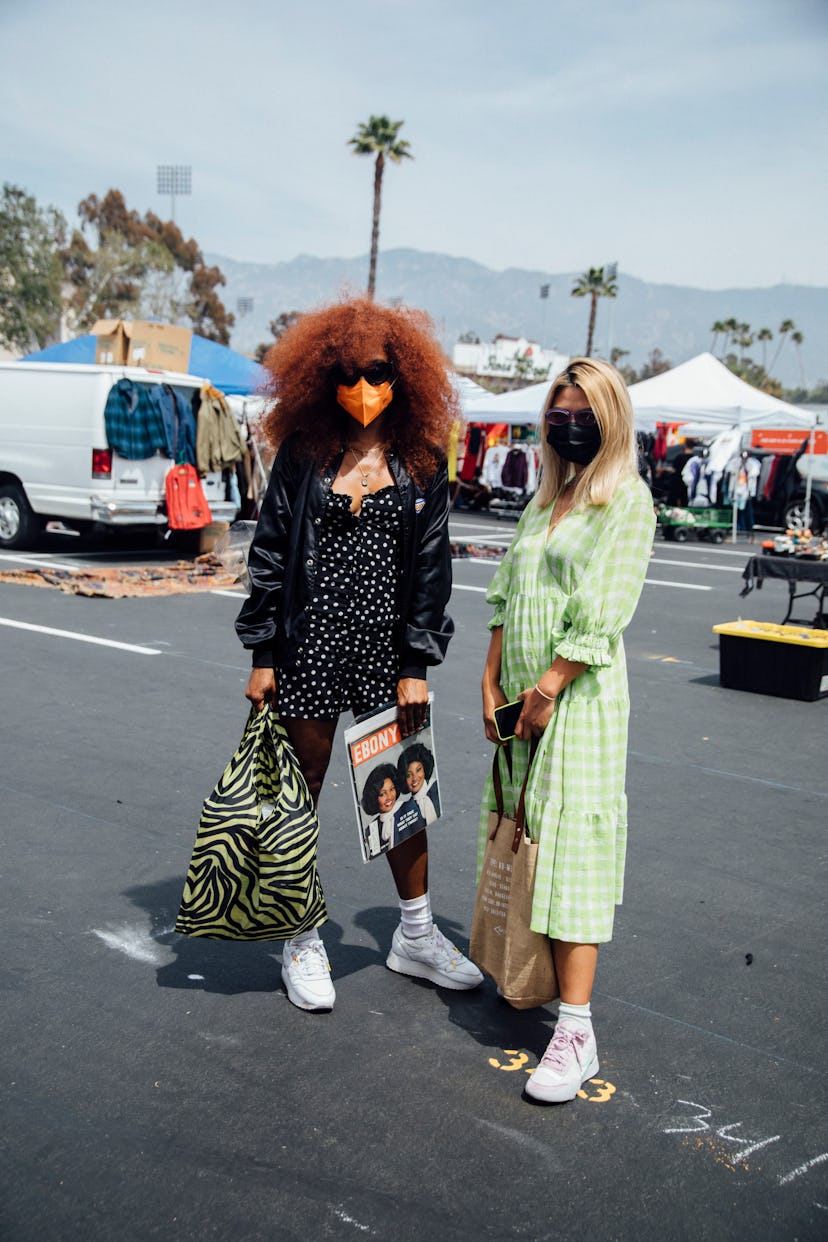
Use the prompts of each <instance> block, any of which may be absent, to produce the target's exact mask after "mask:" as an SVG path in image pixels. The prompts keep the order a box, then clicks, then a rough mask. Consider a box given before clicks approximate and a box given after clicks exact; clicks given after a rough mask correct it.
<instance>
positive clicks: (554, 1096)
mask: <svg viewBox="0 0 828 1242" xmlns="http://www.w3.org/2000/svg"><path fill="white" fill-rule="evenodd" d="M600 1068H601V1066H600V1065H599V1063H598V1058H597V1057H595V1058H594V1059H593V1060H592V1061H590V1063H589V1065H588V1066H587V1068H586V1069H585V1070H584V1075H583V1078H582V1079H581V1081H580V1083H579V1085H578V1086H577V1087H576V1088H575V1090H574V1091H572V1089H571V1088H570V1087H567V1086H564V1085H563V1084H561V1085H559V1086H557V1087H544V1085H543V1083H536V1084H535V1087H534V1089H533V1087H532V1084H533V1082H534V1079H535V1076H534V1074H533V1075H532V1077H531V1078H530V1079H529V1081H528V1082H527V1083H526V1086H525V1087H524V1091H525V1092H526V1094H527V1095H528V1096H529V1098H530V1099H532V1100H540V1102H541V1103H542V1104H566V1103H567V1102H568V1101H569V1100H574V1099H575V1096H576V1095H577V1094H578V1092H579V1091H580V1090H581V1087H583V1085H584V1083H585V1082H589V1080H590V1078H594V1077H595V1075H596V1074H597V1073H598V1071H599V1069H600Z"/></svg>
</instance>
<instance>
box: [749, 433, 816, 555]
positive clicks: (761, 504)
mask: <svg viewBox="0 0 828 1242" xmlns="http://www.w3.org/2000/svg"><path fill="white" fill-rule="evenodd" d="M750 451H751V456H753V457H756V458H758V459H759V461H761V460H762V458H763V457H768V456H770V454H769V453H767V452H765V451H764V450H763V449H751V450H750ZM780 461H782V462H785V464H786V465H787V467H788V469H787V471H786V476H788V477H786V478H785V479H783V480H780V481H779V482H777V483H776V484H775V486H774V489H773V493H772V494H771V496H770V498H769V499H768V500H764V499H763V498H762V497H761V496H757V497H756V498H755V499H754V502H753V520H754V522H755V523H756V525H757V526H779V527H781V528H782V529H783V530H787V529H789V528H793V529H795V530H801V529H802V528H803V527H805V526H810V528H811V530H812V531H814V532H815V533H817V534H819V533H821V532H822V531H823V530H824V529H825V527H826V526H828V482H826V481H825V480H824V479H819V478H815V477H814V478H812V479H811V496H810V505H809V517H808V521H807V522H806V520H805V479H804V478H803V476H802V475H801V474H800V473H799V471H798V470H797V468H796V457H795V456H793V457H790V458H787V459H786V458H780Z"/></svg>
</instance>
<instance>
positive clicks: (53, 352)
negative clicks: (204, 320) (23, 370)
mask: <svg viewBox="0 0 828 1242" xmlns="http://www.w3.org/2000/svg"><path fill="white" fill-rule="evenodd" d="M97 339H98V338H97V337H96V336H92V335H89V336H78V337H75V339H74V340H73V341H64V342H63V344H61V345H50V346H49V348H48V349H40V350H38V352H37V353H35V354H27V355H26V357H25V358H21V362H87V363H89V362H94V361H95V342H96V340H97ZM188 373H189V374H190V375H198V376H200V378H201V379H206V380H209V381H210V383H211V384H213V385H214V387H216V388H218V389H220V390H221V391H222V392H224V393H228V394H231V395H234V394H238V395H240V396H247V395H248V394H249V393H252V392H257V391H258V389H259V388H260V387H261V385H262V383H263V381H264V378H265V371H264V370H263V368H262V367H260V366H259V365H258V363H256V362H252V361H251V360H250V358H245V356H244V354H237V353H236V351H235V350H234V349H228V348H227V346H226V345H217V344H216V343H215V341H206V340H205V339H204V337H203V336H196V334H195V333H193V343H192V346H191V348H190V365H189V367H188Z"/></svg>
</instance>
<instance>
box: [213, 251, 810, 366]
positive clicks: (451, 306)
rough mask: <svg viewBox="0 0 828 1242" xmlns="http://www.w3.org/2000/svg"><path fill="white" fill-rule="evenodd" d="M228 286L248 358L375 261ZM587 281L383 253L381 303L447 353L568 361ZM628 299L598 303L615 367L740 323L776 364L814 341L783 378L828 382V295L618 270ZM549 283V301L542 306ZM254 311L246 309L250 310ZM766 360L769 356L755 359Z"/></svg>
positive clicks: (674, 356)
mask: <svg viewBox="0 0 828 1242" xmlns="http://www.w3.org/2000/svg"><path fill="white" fill-rule="evenodd" d="M206 258H207V261H208V262H209V263H211V264H215V265H216V266H218V267H219V268H220V269H221V271H222V272H223V273H224V275H225V277H226V279H227V285H226V287H225V288H224V289H223V290H221V291H220V292H221V296H222V300H223V301H224V303H225V305H226V306H227V308H228V309H229V310H231V311H233V313H234V314H235V315H236V325H235V328H234V330H233V337H232V342H231V343H232V345H233V347H234V348H235V349H238V350H240V351H241V352H242V353H252V352H253V351H254V350H255V348H256V346H257V345H258V344H259V343H260V342H262V341H266V340H269V339H271V338H270V334H269V331H268V324H269V323H270V321H271V320H272V319H275V318H276V316H277V315H279V314H281V313H282V312H283V311H292V310H300V311H301V310H308V309H310V308H311V307H314V306H318V305H320V304H323V303H325V302H328V301H332V300H333V299H335V298H336V297H338V296H339V295H340V294H342V293H355V292H360V291H362V290H363V289H364V288H365V282H366V278H367V273H368V258H367V256H359V257H357V258H353V259H342V258H316V257H314V256H312V255H299V256H297V257H296V258H295V259H291V260H289V261H286V262H282V263H250V262H239V261H238V260H236V259H231V258H228V257H227V256H224V255H216V254H212V255H207V256H206ZM578 274H579V273H574V272H565V273H559V274H557V275H550V274H549V273H547V272H543V271H540V270H535V271H530V270H526V269H521V268H507V269H506V270H504V271H495V270H493V269H492V268H489V267H485V266H484V265H483V264H481V263H476V262H474V260H472V259H462V258H455V257H453V256H451V255H444V254H433V253H429V252H427V251H420V250H406V249H398V250H384V251H381V252H380V256H379V266H378V274H377V297H378V298H379V299H381V300H386V301H387V300H390V299H396V298H399V299H400V300H401V301H402V302H403V303H404V304H405V305H408V306H417V307H421V308H423V309H424V310H427V311H428V312H429V314H430V315H431V317H432V319H433V320H434V323H435V325H436V329H437V333H438V335H439V336H440V338H441V340H442V343H443V346H444V348H445V350H446V352H447V353H448V354H449V356H450V355H451V352H452V349H453V347H454V344H455V342H456V341H457V339H458V337H459V336H460V335H461V334H462V333H465V332H473V333H475V334H476V335H477V336H479V337H480V339H481V340H483V341H486V340H491V339H493V337H494V336H496V335H497V334H501V335H506V336H516V337H517V336H525V337H528V338H530V339H532V340H536V341H539V342H540V343H541V344H542V345H544V346H546V347H547V348H552V347H556V348H557V349H559V350H560V351H561V352H562V353H565V354H579V353H581V352H582V351H583V349H584V347H585V344H586V332H587V320H588V317H589V298H574V297H572V296H571V295H570V291H571V289H572V286H573V284H574V281H575V278H576V276H577V275H578ZM617 284H618V296H617V297H616V298H614V299H609V298H602V299H601V300H600V301H599V304H598V317H597V322H596V331H595V343H594V345H593V353H595V354H596V355H599V356H604V357H608V356H609V353H610V350H611V348H613V347H617V348H619V349H625V350H628V351H629V354H628V356H627V357H625V358H624V359H623V361H624V362H625V363H629V364H630V365H631V366H634V367H636V368H638V367H640V366H641V364H642V363H643V362H644V361H645V359H646V358H647V355H648V354H649V353H650V351H651V350H652V349H660V350H661V352H662V354H663V355H664V357H665V358H667V359H669V360H670V361H671V362H672V363H673V364H677V363H679V362H685V361H686V360H687V359H688V358H692V357H693V356H694V355H695V354H698V353H701V352H702V351H703V350H706V349H710V348H711V344H712V332H711V325H712V324H713V323H714V321H715V320H717V319H728V318H730V317H731V316H732V317H735V318H736V319H737V320H738V321H739V322H740V323H747V324H750V325H751V328H752V329H753V330H754V331H756V330H758V329H759V328H762V327H768V328H770V329H771V331H772V332H773V333H774V340H773V341H771V342H769V343H768V346H767V359H766V360H767V363H770V362H771V360H772V359H773V357H774V353H775V350H776V347H777V344H778V337H777V330H778V328H779V325H780V323H781V322H782V321H783V320H784V319H792V320H793V321H794V324H795V325H796V328H797V329H798V330H799V331H800V332H801V333H802V334H803V336H804V338H805V339H804V342H803V344H802V346H801V347H800V350H799V352H797V350H796V347H795V346H794V344H793V343H792V342H791V341H790V340H789V339H788V340H786V341H785V342H784V344H783V346H782V349H781V351H780V354H779V358H778V360H777V361H776V363H775V364H774V366H773V368H772V373H773V374H774V375H776V376H777V377H778V378H779V379H780V380H781V381H782V383H783V384H785V385H786V387H789V388H793V387H798V386H800V385H802V384H803V380H804V385H805V386H806V387H809V388H812V387H814V386H815V385H816V384H817V383H818V382H820V381H823V382H824V381H825V380H826V379H828V357H827V356H826V341H828V289H826V288H824V287H818V286H811V285H793V284H780V285H774V286H772V287H769V288H747V289H739V288H732V289H716V290H713V289H695V288H690V287H685V286H681V285H662V284H653V283H651V282H648V281H645V280H640V279H638V278H637V277H635V276H632V275H629V274H628V273H626V272H619V274H618V279H617ZM542 285H548V286H549V297H548V298H547V299H542V298H541V297H540V289H541V286H542ZM240 298H246V299H252V302H253V309H252V311H249V312H248V313H244V314H242V313H239V310H238V300H239V299H240ZM243 305H244V304H243ZM747 352H748V354H749V355H750V356H752V357H753V358H754V359H755V360H756V361H757V362H761V361H762V346H761V344H760V343H758V342H757V343H755V344H754V345H753V346H752V347H751V348H750V349H749V350H748V351H747Z"/></svg>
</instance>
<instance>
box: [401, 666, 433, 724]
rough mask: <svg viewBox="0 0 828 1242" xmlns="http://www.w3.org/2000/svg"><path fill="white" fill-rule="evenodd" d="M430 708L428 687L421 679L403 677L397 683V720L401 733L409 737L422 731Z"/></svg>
mask: <svg viewBox="0 0 828 1242" xmlns="http://www.w3.org/2000/svg"><path fill="white" fill-rule="evenodd" d="M427 707H428V686H427V684H426V682H425V680H424V679H423V678H421V677H401V678H400V680H399V681H398V682H397V719H398V720H399V722H400V733H402V735H403V737H408V736H409V734H411V733H417V732H418V730H420V729H422V727H423V725H424V724H425V719H426V708H427Z"/></svg>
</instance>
